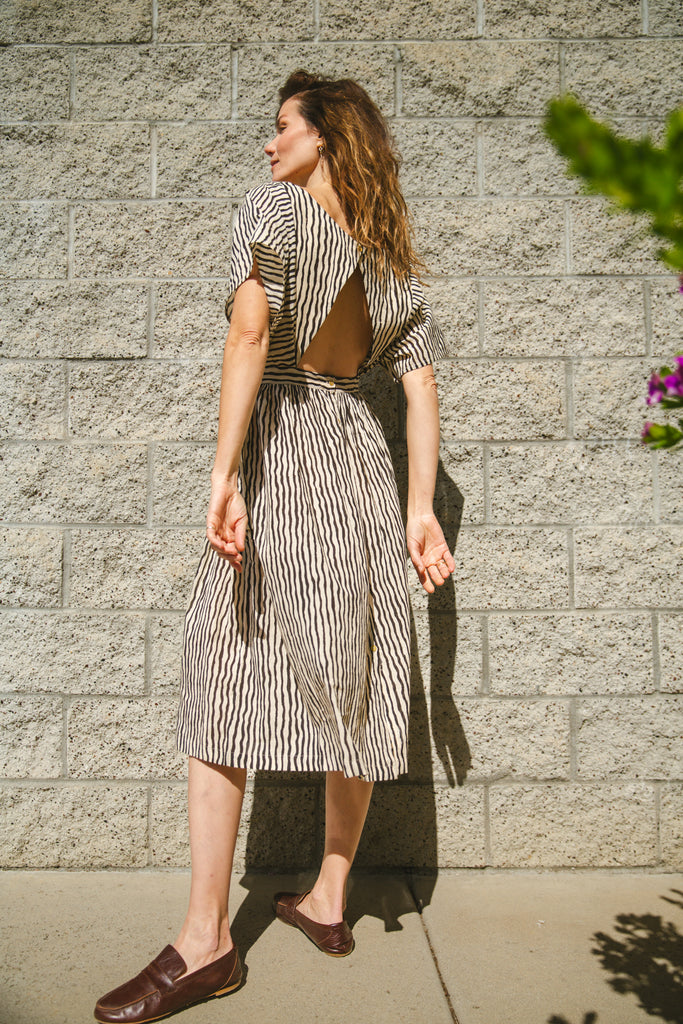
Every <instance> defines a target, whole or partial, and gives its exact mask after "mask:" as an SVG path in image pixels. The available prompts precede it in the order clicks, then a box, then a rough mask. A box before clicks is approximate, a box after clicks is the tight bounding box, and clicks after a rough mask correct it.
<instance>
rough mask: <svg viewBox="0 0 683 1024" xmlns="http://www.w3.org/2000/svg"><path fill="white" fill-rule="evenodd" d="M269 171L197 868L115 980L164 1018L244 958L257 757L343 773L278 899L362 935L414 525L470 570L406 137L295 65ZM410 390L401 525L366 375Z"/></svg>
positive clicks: (198, 669)
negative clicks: (373, 816)
mask: <svg viewBox="0 0 683 1024" xmlns="http://www.w3.org/2000/svg"><path fill="white" fill-rule="evenodd" d="M280 101H281V106H280V110H279V113H278V116H277V121H276V135H275V138H274V139H273V140H272V141H271V142H269V143H268V145H267V146H266V147H265V152H266V154H267V155H268V156H269V158H270V162H271V168H272V181H271V182H269V183H268V184H266V185H262V186H260V187H257V188H254V189H252V190H251V191H250V192H249V193H247V196H246V198H245V201H244V203H243V205H242V207H241V209H240V211H239V215H238V219H237V224H236V226H235V231H234V238H233V248H232V257H231V268H230V281H229V296H228V300H227V303H226V314H227V316H228V319H229V320H230V330H229V333H228V338H227V341H226V346H225V354H224V360H223V376H222V385H221V399H220V411H219V424H218V445H217V452H216V460H215V464H214V468H213V471H212V475H211V498H210V503H209V510H208V515H207V530H206V542H205V546H204V552H203V555H202V558H201V561H200V564H199V567H198V570H197V574H196V577H195V581H194V585H193V590H192V594H191V598H190V603H189V608H188V611H187V615H186V618H185V631H184V638H183V661H182V692H181V702H180V709H179V715H178V746H179V749H180V750H182V751H183V752H185V753H186V754H188V755H189V758H190V760H189V787H188V794H189V797H188V798H189V818H190V847H191V855H192V885H191V892H190V904H189V910H188V914H187V918H186V920H185V922H184V924H183V927H182V929H181V931H180V934H179V935H178V938H177V939H176V941H175V942H174V944H173V946H167V947H166V948H165V949H164V950H163V952H162V953H161V954H160V955H159V957H157V959H156V960H154V961H153V962H152V963H151V964H150V965H149V966H148V967H147V968H145V970H144V971H143V972H142V973H141V974H140V975H138V976H137V977H136V978H134V979H132V981H130V982H128V983H127V984H125V985H123V986H121V987H120V988H118V989H116V990H114V991H113V992H111V993H109V994H108V995H107V996H105V997H103V999H101V1000H100V1001H99V1003H98V1004H97V1007H96V1009H95V1017H96V1019H97V1020H99V1021H102V1022H115V1021H127V1022H132V1021H143V1020H144V1021H149V1020H155V1019H158V1018H159V1017H161V1016H164V1015H166V1014H167V1013H171V1012H174V1011H176V1010H178V1009H182V1008H183V1007H185V1006H189V1005H190V1004H191V1003H193V1002H196V1001H197V1000H199V999H203V998H207V997H209V996H213V995H220V994H222V993H224V992H228V991H231V990H233V989H234V988H236V987H237V986H238V985H239V984H240V981H241V976H242V975H241V965H240V960H239V955H238V952H237V949H236V947H235V946H234V944H233V941H232V937H231V935H230V924H229V919H228V888H229V883H230V874H231V870H232V863H233V853H234V848H235V840H236V836H237V829H238V825H239V818H240V812H241V807H242V798H243V794H244V788H245V782H246V774H247V769H249V768H252V769H268V770H288V771H292V770H298V771H325V772H326V821H325V852H324V856H323V860H322V865H321V868H320V873H319V875H318V878H317V881H316V882H315V885H314V886H313V888H312V889H311V890H310V891H308V892H306V893H278V894H276V896H275V899H274V908H275V913H276V915H277V916H278V917H280V918H281V919H282V920H283V921H285V922H287V923H289V924H292V925H295V926H296V927H298V928H299V929H301V930H302V931H303V932H304V933H305V935H306V936H307V937H308V938H309V939H311V940H312V941H313V942H314V943H315V944H316V945H317V946H318V947H319V949H321V950H322V951H323V952H325V953H327V954H329V955H332V956H346V955H347V954H348V953H350V952H351V950H352V949H353V944H354V941H353V936H352V934H351V930H350V928H349V926H348V923H347V922H346V921H345V920H344V909H345V903H346V883H347V879H348V875H349V871H350V869H351V864H352V862H353V859H354V856H355V853H356V848H357V846H358V841H359V839H360V835H361V831H362V828H363V825H364V822H365V817H366V813H367V809H368V805H369V801H370V796H371V793H372V788H373V784H374V782H375V781H376V780H380V779H393V778H396V777H397V776H398V775H400V774H402V773H404V772H406V771H407V757H406V750H407V730H408V710H409V685H410V662H409V658H410V623H409V605H408V594H407V582H406V575H405V547H406V537H407V547H408V551H409V553H410V556H411V559H412V562H413V564H414V566H415V568H416V570H417V573H418V576H419V579H420V581H421V583H422V586H423V587H424V589H425V590H426V591H427V592H429V593H431V592H433V590H434V587H435V585H440V584H442V583H443V581H444V579H446V578H447V577H448V576H449V574H450V573H451V572H452V571H453V570H454V568H455V566H454V563H453V559H452V557H451V554H450V552H449V550H448V547H447V545H446V542H445V540H444V537H443V533H442V531H441V528H440V526H439V524H438V522H437V520H436V518H435V517H434V514H433V512H432V499H433V493H434V483H435V477H436V467H437V459H438V443H439V419H438V403H437V396H436V386H435V382H434V376H433V370H432V365H431V364H432V361H433V360H434V359H436V358H439V357H441V356H443V355H444V354H445V349H444V343H443V338H442V335H441V332H440V330H439V328H438V327H437V325H436V324H435V323H434V321H433V319H432V316H431V311H430V309H429V306H428V304H427V302H426V301H425V298H424V294H423V292H422V289H421V287H420V284H419V281H418V278H417V277H416V275H415V273H414V268H415V267H416V266H418V265H419V261H418V260H417V257H416V256H415V253H414V252H413V249H412V245H411V241H410V235H409V231H408V228H407V221H406V208H405V203H404V200H403V197H402V195H401V191H400V188H399V184H398V177H397V169H398V163H397V158H396V156H395V154H394V151H393V149H392V145H391V140H390V136H389V132H388V129H387V126H386V124H385V122H384V119H383V117H382V115H381V113H380V112H379V110H378V109H377V107H376V106H375V104H374V103H373V102H372V101H371V100H370V98H369V97H368V95H367V93H366V92H365V91H364V90H363V89H362V88H361V87H360V86H359V85H357V84H356V83H355V82H353V81H351V80H348V79H344V80H342V81H332V80H329V79H323V78H321V77H320V76H313V75H309V74H307V73H306V72H303V71H299V72H296V73H295V74H293V75H291V76H290V78H289V79H288V81H287V83H286V84H285V86H284V87H283V88H282V89H281V90H280ZM377 362H379V363H381V364H383V365H384V366H385V367H386V368H387V369H388V370H389V371H390V372H391V373H392V374H393V375H394V377H395V378H396V379H400V380H401V381H402V384H403V387H404V389H405V394H406V399H407V439H408V462H409V498H408V519H407V528H406V533H404V530H403V524H402V520H401V515H400V511H399V507H398V498H397V492H396V482H395V479H394V476H393V470H392V465H391V460H390V457H389V453H388V450H387V446H386V442H385V439H384V436H383V434H382V430H381V428H380V426H379V423H378V421H377V419H376V417H375V416H374V415H373V413H372V412H371V410H370V408H369V406H368V405H367V403H366V402H365V400H364V399H363V398H362V397H361V396H360V395H359V393H358V390H357V387H358V377H359V374H361V373H362V372H364V371H365V370H367V369H368V368H369V367H371V366H373V365H374V364H375V363H377Z"/></svg>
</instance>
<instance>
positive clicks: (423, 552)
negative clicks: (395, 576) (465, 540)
mask: <svg viewBox="0 0 683 1024" xmlns="http://www.w3.org/2000/svg"><path fill="white" fill-rule="evenodd" d="M406 540H407V544H408V553H409V555H410V558H411V561H412V563H413V565H414V566H415V569H416V571H417V575H418V577H419V579H420V583H421V584H422V586H423V587H424V589H425V590H426V591H427V593H428V594H433V593H434V587H435V586H437V587H441V586H443V583H444V582H445V580H447V579H448V577H449V576H450V575H451V573H452V572H455V562H454V560H453V555H452V554H451V552H450V548H449V547H448V544H447V543H446V539H445V537H444V535H443V530H442V529H441V527H440V525H439V522H438V520H437V518H436V516H435V515H434V513H433V512H430V513H426V514H423V515H413V516H409V517H408V523H407V526H406Z"/></svg>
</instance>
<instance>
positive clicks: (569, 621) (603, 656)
mask: <svg viewBox="0 0 683 1024" xmlns="http://www.w3.org/2000/svg"><path fill="white" fill-rule="evenodd" d="M488 636H489V646H488V651H489V687H490V692H491V693H492V694H496V695H498V694H500V695H501V696H506V697H507V696H520V697H527V696H528V697H533V696H535V695H536V694H548V695H551V696H572V695H574V694H585V693H595V694H602V693H605V694H622V693H626V694H628V693H651V692H652V691H653V690H654V681H653V674H652V624H651V622H650V616H649V615H648V614H647V613H644V612H633V613H630V614H628V613H627V614H617V613H609V614H607V613H606V614H597V615H596V614H580V613H574V612H572V613H568V614H553V615H491V616H489V620H488Z"/></svg>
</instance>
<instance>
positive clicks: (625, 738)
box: [576, 696, 683, 780]
mask: <svg viewBox="0 0 683 1024" xmlns="http://www.w3.org/2000/svg"><path fill="white" fill-rule="evenodd" d="M682 733H683V698H681V697H658V696H653V697H622V698H621V699H620V700H603V699H601V698H597V697H595V698H593V697H592V698H590V699H589V700H581V701H578V703H577V709H576V753H577V772H578V775H579V778H582V779H609V778H620V777H621V778H626V779H651V780H654V779H668V780H672V779H679V780H680V779H681V778H683V756H682V755H683V740H681V734H682Z"/></svg>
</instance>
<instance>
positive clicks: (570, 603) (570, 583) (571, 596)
mask: <svg viewBox="0 0 683 1024" xmlns="http://www.w3.org/2000/svg"><path fill="white" fill-rule="evenodd" d="M566 531H567V610H568V611H575V610H577V594H575V588H574V572H575V567H574V550H573V526H567V527H566Z"/></svg>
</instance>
